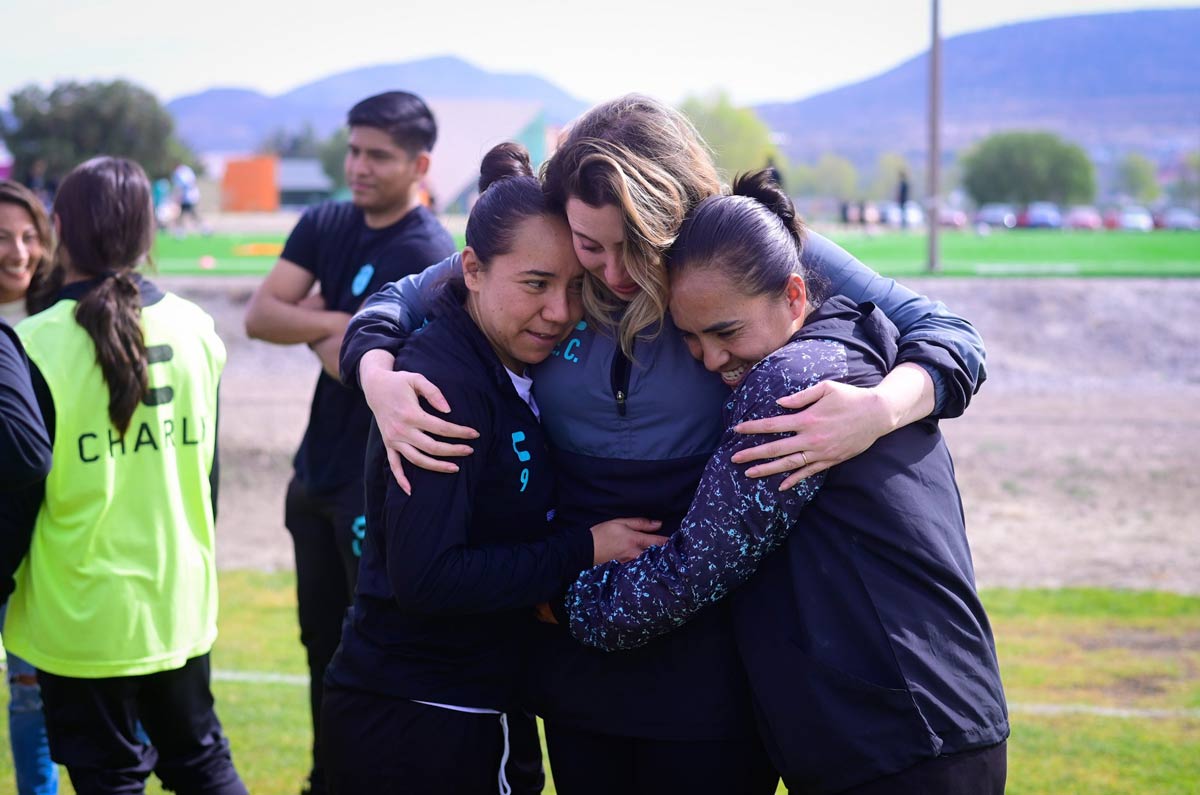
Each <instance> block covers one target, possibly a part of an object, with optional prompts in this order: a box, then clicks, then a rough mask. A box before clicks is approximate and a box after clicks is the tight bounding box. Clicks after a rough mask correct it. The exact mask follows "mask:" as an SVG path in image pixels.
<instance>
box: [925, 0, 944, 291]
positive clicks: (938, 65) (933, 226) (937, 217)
mask: <svg viewBox="0 0 1200 795" xmlns="http://www.w3.org/2000/svg"><path fill="white" fill-rule="evenodd" d="M931 2H932V9H931V11H932V14H931V16H932V21H933V24H932V30H933V37H932V38H933V40H932V42H931V43H930V46H929V180H928V189H927V195H928V199H927V201H926V213H927V216H926V221H927V226H928V229H929V272H930V273H936V272H938V271H940V270H941V269H942V263H941V255H940V252H939V251H938V225H939V222H940V221H941V207H942V203H941V198H940V196H939V186H938V182H939V173H938V172H939V171H940V165H941V159H942V146H941V140H940V127H941V112H942V34H941V30H940V29H939V25H938V0H931Z"/></svg>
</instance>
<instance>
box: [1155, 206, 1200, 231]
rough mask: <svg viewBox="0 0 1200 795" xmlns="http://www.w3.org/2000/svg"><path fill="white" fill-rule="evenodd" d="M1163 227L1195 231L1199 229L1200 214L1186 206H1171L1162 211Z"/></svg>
mask: <svg viewBox="0 0 1200 795" xmlns="http://www.w3.org/2000/svg"><path fill="white" fill-rule="evenodd" d="M1163 228H1164V229H1183V230H1188V231H1195V230H1198V229H1200V215H1197V214H1196V213H1194V212H1192V211H1191V210H1189V209H1187V208H1186V207H1172V208H1171V209H1169V210H1167V211H1166V212H1165V213H1163Z"/></svg>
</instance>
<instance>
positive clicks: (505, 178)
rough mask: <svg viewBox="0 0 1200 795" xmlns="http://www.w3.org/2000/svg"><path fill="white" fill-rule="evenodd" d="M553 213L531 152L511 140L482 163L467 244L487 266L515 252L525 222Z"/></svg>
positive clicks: (497, 148) (497, 147)
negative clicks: (516, 237)
mask: <svg viewBox="0 0 1200 795" xmlns="http://www.w3.org/2000/svg"><path fill="white" fill-rule="evenodd" d="M551 214H552V213H551V212H550V211H549V210H547V209H546V200H545V198H544V197H543V196H542V185H541V183H540V182H538V180H537V178H536V177H535V176H533V166H532V165H531V164H530V161H529V152H528V151H526V149H525V147H523V146H521V145H520V144H517V143H512V142H511V141H510V142H507V143H502V144H497V145H496V146H493V147H492V148H491V150H490V151H489V152H488V153H487V154H486V155H484V156H483V162H482V163H480V164H479V198H478V199H476V201H475V206H474V207H472V208H471V215H470V217H469V218H467V245H468V246H470V247H471V249H472V250H473V251H474V252H475V256H476V257H478V259H479V261H480V263H482V264H483V265H484V266H485V267H486V266H487V265H488V264H489V263H491V261H492V258H493V257H496V256H500V255H502V254H507V253H509V252H510V251H512V247H513V241H514V239H515V235H516V230H517V227H518V226H519V225H520V224H521V222H522V221H524V220H525V219H526V218H532V217H534V216H541V215H551Z"/></svg>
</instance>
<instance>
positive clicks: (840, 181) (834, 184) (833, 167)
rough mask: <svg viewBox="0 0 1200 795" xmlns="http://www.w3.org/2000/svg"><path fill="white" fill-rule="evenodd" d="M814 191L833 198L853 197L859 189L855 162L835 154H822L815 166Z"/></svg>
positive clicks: (819, 194) (813, 176)
mask: <svg viewBox="0 0 1200 795" xmlns="http://www.w3.org/2000/svg"><path fill="white" fill-rule="evenodd" d="M812 180H813V192H814V193H815V194H816V195H818V196H827V197H829V198H832V199H842V200H845V199H852V198H854V196H855V193H856V192H857V189H858V171H857V170H855V168H854V164H853V163H851V162H850V161H849V160H847V159H846V158H844V157H839V156H838V155H835V154H824V155H821V159H820V160H818V161H817V165H816V166H815V167H814V168H813V175H812Z"/></svg>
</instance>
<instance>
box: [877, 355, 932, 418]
mask: <svg viewBox="0 0 1200 795" xmlns="http://www.w3.org/2000/svg"><path fill="white" fill-rule="evenodd" d="M875 393H876V395H877V396H878V397H879V400H880V403H881V405H882V410H883V414H884V423H885V426H886V427H887V428H888V432H890V431H894V430H896V429H897V428H903V427H904V426H906V425H911V424H912V423H914V422H917V421H918V420H923V419H925V418H926V417H928V416H929V415H930V414H932V413H933V410H934V387H933V378H932V377H931V376H930V374H929V371H928V370H926V369H925V368H924V367H922V366H921V365H919V364H914V363H912V362H902V363H900V364H898V365H896V367H895V368H893V369H892V371H891V372H890V373H888V374H887V376H885V377H884V379H883V380H882V381H881V382H879V385H878V386H877V387H875Z"/></svg>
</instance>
